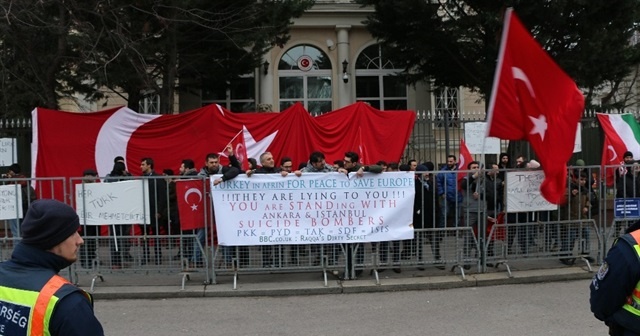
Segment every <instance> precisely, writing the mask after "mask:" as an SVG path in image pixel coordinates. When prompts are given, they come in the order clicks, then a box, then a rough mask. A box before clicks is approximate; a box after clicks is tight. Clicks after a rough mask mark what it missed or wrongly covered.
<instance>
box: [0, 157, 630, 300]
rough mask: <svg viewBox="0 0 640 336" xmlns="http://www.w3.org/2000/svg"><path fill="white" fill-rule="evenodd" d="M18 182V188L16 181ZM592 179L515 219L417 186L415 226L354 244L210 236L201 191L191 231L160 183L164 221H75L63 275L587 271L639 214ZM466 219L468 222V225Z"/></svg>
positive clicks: (207, 278)
mask: <svg viewBox="0 0 640 336" xmlns="http://www.w3.org/2000/svg"><path fill="white" fill-rule="evenodd" d="M599 168H600V167H584V168H582V169H586V170H587V171H588V173H589V175H591V173H593V172H596V171H597V172H598V173H597V174H599ZM570 169H572V168H570ZM430 173H431V178H432V179H433V180H435V179H436V177H437V176H438V175H439V174H443V173H450V172H442V171H435V172H430ZM458 173H462V174H464V173H467V171H459V172H454V174H458ZM598 176H599V175H598ZM180 178H182V177H181V176H171V177H166V176H157V177H144V178H141V177H122V178H121V180H123V181H127V180H135V181H148V182H149V183H167V182H169V183H170V180H165V179H174V180H175V179H180ZM193 178H195V179H197V180H199V181H200V182H199V183H202V185H203V190H206V185H207V184H208V183H209V180H208V179H206V178H202V177H193ZM2 181H3V182H5V183H11V182H13V183H16V182H22V181H25V182H28V183H29V184H31V183H32V184H34V185H35V186H36V189H35V190H36V195H37V198H47V197H53V196H57V195H63V196H62V197H63V198H64V199H66V200H67V201H68V203H69V204H71V205H73V206H75V205H76V202H77V201H78V200H77V199H76V196H77V190H76V187H79V188H82V187H83V185H86V184H87V183H89V181H86V180H84V179H83V178H72V179H69V180H68V183H67V181H66V180H65V179H63V178H53V179H49V178H45V179H40V178H39V179H14V180H12V179H5V180H2ZM417 181H418V180H417ZM141 183H142V182H141ZM67 184H68V185H69V187H68V188H67ZM15 185H16V188H17V184H15ZM598 186H599V189H598V190H597V191H598V195H599V196H601V197H600V198H599V199H598V201H597V202H598V209H597V211H594V212H590V213H588V214H586V215H585V217H586V218H579V219H572V218H569V219H564V218H563V219H562V220H558V218H561V217H562V215H561V212H562V211H564V210H563V209H561V210H553V211H542V212H540V211H539V212H535V213H536V215H535V217H532V216H530V215H529V216H528V217H526V218H524V217H523V218H524V219H522V218H518V215H515V220H514V219H513V218H509V216H510V215H509V214H508V215H507V219H506V220H505V221H504V222H500V223H495V224H493V225H492V226H491V225H490V224H488V223H487V222H486V221H484V218H488V217H495V214H498V213H500V212H503V210H504V203H500V202H498V203H496V205H495V207H493V208H486V205H485V207H484V208H481V209H479V210H477V211H476V210H472V211H469V210H467V209H466V207H465V206H462V204H461V203H458V201H456V202H454V203H452V204H450V205H449V206H450V209H449V213H448V216H447V217H446V218H443V216H442V210H443V209H442V207H443V204H442V202H443V201H444V199H443V198H440V195H439V193H438V191H437V190H435V191H433V190H431V191H430V192H435V194H432V195H427V194H426V193H427V191H425V190H426V189H424V190H422V191H421V192H422V193H423V194H421V196H422V197H424V199H425V200H427V201H425V202H423V203H422V204H421V205H420V206H419V210H420V211H419V213H420V216H418V217H415V216H414V221H415V220H419V221H421V223H420V224H422V225H416V226H417V227H418V228H416V229H415V230H414V232H415V235H414V238H413V239H409V240H404V241H390V242H375V243H357V244H310V245H271V246H219V245H217V243H216V234H215V229H214V227H213V224H214V216H213V213H212V211H210V210H211V202H210V200H209V198H208V197H206V200H207V201H206V202H204V206H205V207H206V209H207V211H206V212H205V218H204V219H203V220H204V223H205V224H204V227H203V228H201V229H198V230H191V231H183V230H181V227H180V226H179V225H178V224H177V223H176V218H175V215H176V211H175V210H176V205H175V204H174V203H172V196H171V192H170V188H165V189H164V191H163V195H156V196H155V197H154V196H152V199H150V201H151V202H153V203H154V205H155V207H156V209H160V208H162V209H163V210H162V214H161V216H166V218H167V219H168V220H167V221H166V222H160V221H155V222H154V223H152V224H149V225H147V226H143V225H132V224H127V225H110V223H103V225H89V224H88V223H86V222H83V223H81V225H82V234H83V238H84V239H85V244H84V246H83V247H82V248H81V251H80V256H79V262H78V263H76V264H75V265H74V266H72V267H71V268H70V277H71V278H72V281H74V282H76V283H77V282H79V280H80V277H88V278H89V279H91V290H94V288H95V286H97V285H98V284H99V281H104V280H105V278H106V277H110V278H109V279H108V280H109V281H110V282H115V283H119V284H122V285H132V284H136V285H141V284H145V283H147V281H148V277H145V276H147V275H149V274H157V273H162V274H168V275H170V276H173V275H175V276H176V277H177V278H179V279H180V284H181V286H182V288H184V286H185V283H186V281H187V280H190V279H191V278H192V277H195V276H196V275H197V277H198V278H202V279H203V282H204V283H214V284H215V283H217V282H218V277H219V276H230V277H231V279H232V283H233V288H237V284H238V281H239V276H240V275H242V274H272V273H280V274H283V273H291V272H293V273H296V272H318V273H321V274H322V276H323V280H324V284H325V286H327V285H328V279H330V278H331V277H335V279H341V280H350V279H356V278H362V277H363V272H369V273H370V275H371V276H372V277H373V279H374V280H375V282H376V283H377V284H380V282H381V278H380V273H382V272H390V271H394V272H398V273H400V272H403V271H406V270H408V269H409V268H416V269H418V270H421V269H424V268H426V267H433V268H437V269H439V270H442V271H443V272H454V273H456V274H459V275H460V276H461V278H462V279H463V280H465V279H466V273H468V272H469V270H472V269H473V270H472V271H477V272H480V273H482V272H488V271H496V270H497V269H498V270H499V269H500V268H501V267H504V268H506V271H507V273H508V275H509V276H513V273H512V270H513V269H516V268H517V269H521V267H520V266H521V265H525V264H526V265H532V266H531V267H563V266H562V264H560V263H559V262H558V263H557V264H556V265H555V266H549V264H548V263H546V264H543V263H538V262H539V261H544V260H554V259H562V262H563V263H565V261H566V264H568V265H570V264H572V263H573V262H575V261H580V262H581V264H582V262H583V263H584V264H583V265H584V266H585V268H586V270H587V271H592V267H591V265H592V263H593V262H602V260H603V258H604V256H605V254H606V251H607V248H608V247H607V244H608V243H610V242H611V240H612V239H613V238H615V237H617V236H618V235H619V234H620V233H621V229H623V228H626V227H627V226H628V225H629V224H630V223H629V222H630V221H632V220H634V221H635V220H636V219H637V218H624V219H615V218H614V219H612V215H611V213H612V209H611V208H610V204H612V202H611V201H610V200H608V199H609V198H610V197H611V195H612V194H613V192H612V190H610V189H607V188H606V187H605V186H604V185H601V184H599V185H598ZM449 187H451V186H449ZM494 188H496V187H495V186H494ZM497 191H498V190H493V192H492V193H491V192H487V195H489V194H491V195H494V196H493V197H497V196H496V195H497V193H496V192H497ZM496 200H497V199H495V200H494V201H496ZM485 201H489V200H487V199H485ZM159 202H162V203H163V204H159ZM493 203H495V202H493ZM493 203H491V202H489V203H488V204H493ZM85 206H86V204H85ZM85 209H86V207H85ZM414 210H417V209H414ZM488 214H492V215H493V216H488ZM83 217H85V216H83ZM81 222H82V220H81ZM475 222H477V223H475ZM472 223H475V224H473V225H471V224H472ZM217 224H218V225H224V223H217ZM414 224H416V223H414ZM607 224H608V225H607ZM0 228H2V229H3V232H2V235H0V243H1V245H0V247H1V249H0V258H1V259H2V260H6V259H8V258H9V256H10V254H11V251H12V247H13V245H14V244H15V243H16V242H17V238H14V237H13V236H12V235H11V228H10V224H9V222H8V221H4V222H3V223H2V225H1V226H0ZM106 228H108V229H106ZM212 228H213V229H212ZM114 234H115V235H114ZM197 255H201V256H202V258H201V259H196V257H194V256H197ZM436 272H437V271H436ZM436 274H437V273H436ZM171 283H173V282H171Z"/></svg>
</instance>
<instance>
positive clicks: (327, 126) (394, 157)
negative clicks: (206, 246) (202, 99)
mask: <svg viewBox="0 0 640 336" xmlns="http://www.w3.org/2000/svg"><path fill="white" fill-rule="evenodd" d="M415 117H416V113H415V112H413V111H379V110H376V109H375V108H373V107H371V106H369V105H367V104H365V103H356V104H353V105H349V106H346V107H344V108H341V109H339V110H336V111H333V112H330V113H325V114H323V115H322V116H318V117H312V116H311V115H310V114H309V112H307V111H306V110H305V109H304V107H303V106H302V104H299V103H297V104H294V105H292V106H291V107H289V108H287V109H286V110H284V111H282V112H280V113H233V112H230V111H227V110H225V109H223V108H222V107H220V106H218V105H208V106H205V107H202V108H199V109H197V110H193V111H190V112H184V113H180V114H171V115H165V114H163V115H148V114H138V113H136V112H135V111H132V110H130V109H128V108H126V107H125V108H117V109H112V110H107V111H102V112H95V113H70V112H61V111H54V110H47V109H41V108H37V109H35V110H34V111H33V118H32V120H33V142H32V146H31V149H32V176H34V177H38V178H40V177H42V178H44V177H52V178H53V177H56V178H58V177H67V178H68V177H73V176H80V175H81V173H82V171H83V170H84V169H87V168H93V169H96V170H97V171H98V173H99V175H100V176H101V177H104V176H105V175H107V174H108V173H109V172H110V171H111V169H112V167H113V158H114V157H116V156H123V157H124V158H125V161H126V165H127V169H128V170H129V171H130V172H131V173H132V174H133V175H136V176H138V175H140V160H141V159H142V158H144V157H150V158H153V160H154V162H155V170H156V171H162V170H163V169H164V168H168V167H171V168H173V167H176V166H178V165H179V164H180V162H181V161H182V160H183V159H192V160H194V161H195V162H196V164H197V165H198V166H199V167H200V166H201V165H202V164H204V161H205V157H206V155H207V154H208V153H217V152H219V151H220V150H224V148H225V147H226V146H227V144H229V143H230V142H231V139H233V138H234V137H235V136H236V135H237V134H238V130H243V133H242V135H243V138H244V139H242V140H244V143H245V145H246V151H247V156H248V157H251V158H255V159H258V158H259V156H260V154H262V153H264V152H266V151H269V152H271V153H272V154H273V156H274V159H275V160H276V162H279V160H280V159H281V158H282V157H283V156H288V157H291V159H292V160H293V162H296V163H300V162H306V161H307V160H308V159H309V154H310V153H311V152H313V151H321V152H323V153H324V154H325V156H326V159H327V162H333V160H336V159H342V158H344V153H345V152H346V151H350V150H354V149H356V148H357V147H358V145H359V144H361V143H363V144H366V145H367V148H366V155H365V157H364V163H365V164H371V163H374V162H376V161H378V160H386V161H398V160H400V158H401V156H402V153H403V151H404V149H405V147H406V145H407V142H408V140H409V136H410V135H411V131H412V130H413V123H414V121H415ZM60 125H66V126H67V127H60ZM358 127H361V132H360V137H356V133H357V132H355V131H354V130H356V129H357V128H358ZM69 129H73V130H74V131H73V132H69V131H68V130H69ZM239 140H240V139H239ZM65 153H73V155H64V154H65ZM69 167H75V168H74V169H77V170H74V169H69ZM62 181H63V180H62V179H61V180H60V183H58V184H59V187H55V190H52V189H54V187H49V186H50V185H51V184H49V183H41V184H40V185H39V186H38V187H42V188H39V189H43V190H38V195H42V197H43V198H47V197H48V195H51V194H54V193H55V194H56V198H58V199H64V197H65V196H64V192H65V189H64V184H63V183H62ZM56 186H57V185H56ZM45 189H47V190H45ZM41 191H42V193H40V192H41Z"/></svg>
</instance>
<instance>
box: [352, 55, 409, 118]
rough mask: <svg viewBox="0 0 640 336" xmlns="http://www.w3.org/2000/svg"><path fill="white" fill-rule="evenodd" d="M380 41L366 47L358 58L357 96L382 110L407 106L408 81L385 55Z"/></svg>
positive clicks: (358, 99)
mask: <svg viewBox="0 0 640 336" xmlns="http://www.w3.org/2000/svg"><path fill="white" fill-rule="evenodd" d="M385 54H386V51H385V49H384V48H383V47H381V46H380V45H379V44H375V45H372V46H370V47H367V48H366V49H365V50H363V51H362V52H361V53H360V55H359V56H358V58H357V59H356V100H357V101H363V102H367V103H369V104H371V106H373V107H375V108H377V109H380V110H406V109H407V84H406V82H405V81H404V80H403V79H402V78H401V77H399V76H396V74H397V73H399V72H400V71H402V69H396V68H395V67H394V66H393V63H391V62H390V61H389V60H388V59H386V57H385Z"/></svg>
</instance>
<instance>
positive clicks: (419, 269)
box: [418, 266, 444, 271]
mask: <svg viewBox="0 0 640 336" xmlns="http://www.w3.org/2000/svg"><path fill="white" fill-rule="evenodd" d="M442 269H444V266H443V267H442ZM418 271H424V267H422V266H418Z"/></svg>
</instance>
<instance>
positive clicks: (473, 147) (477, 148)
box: [464, 121, 500, 154]
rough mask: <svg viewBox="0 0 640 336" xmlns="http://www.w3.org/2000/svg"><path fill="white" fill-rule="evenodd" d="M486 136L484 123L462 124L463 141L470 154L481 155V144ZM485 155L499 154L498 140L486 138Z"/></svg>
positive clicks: (485, 124)
mask: <svg viewBox="0 0 640 336" xmlns="http://www.w3.org/2000/svg"><path fill="white" fill-rule="evenodd" d="M486 134H487V123H486V122H482V121H479V122H470V123H465V124H464V141H465V143H466V145H467V148H469V152H470V153H471V154H482V143H483V142H484V139H485V135H486ZM484 149H485V150H484V153H485V154H500V139H498V138H494V137H488V138H487V140H486V142H484Z"/></svg>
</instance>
